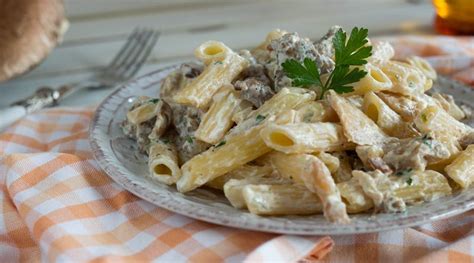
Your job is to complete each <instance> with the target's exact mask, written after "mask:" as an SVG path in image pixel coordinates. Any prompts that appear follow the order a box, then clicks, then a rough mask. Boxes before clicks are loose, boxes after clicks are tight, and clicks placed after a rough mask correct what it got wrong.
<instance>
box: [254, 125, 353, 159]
mask: <svg viewBox="0 0 474 263" xmlns="http://www.w3.org/2000/svg"><path fill="white" fill-rule="evenodd" d="M260 136H262V138H263V140H264V141H265V143H266V145H267V146H268V147H271V148H272V149H275V150H277V151H281V152H284V153H312V152H321V151H339V150H346V149H351V148H352V149H353V148H354V145H353V144H351V143H349V142H348V141H347V139H346V138H345V137H344V134H343V131H342V127H341V126H340V125H339V124H335V123H329V122H327V123H325V122H318V123H294V124H286V125H278V124H269V125H268V126H267V127H265V128H264V129H263V130H262V131H261V133H260Z"/></svg>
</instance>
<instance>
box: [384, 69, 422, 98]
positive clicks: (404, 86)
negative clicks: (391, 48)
mask: <svg viewBox="0 0 474 263" xmlns="http://www.w3.org/2000/svg"><path fill="white" fill-rule="evenodd" d="M382 71H383V72H384V73H385V74H386V75H387V76H388V77H389V78H390V80H391V81H392V84H393V85H392V87H391V88H390V89H389V91H390V92H393V93H398V94H402V95H405V96H418V95H421V94H423V93H424V92H425V88H426V87H427V84H426V82H427V81H428V79H427V78H426V76H425V75H424V74H423V72H421V71H420V70H418V68H416V67H414V66H412V65H410V64H407V63H403V62H397V61H390V62H387V63H385V64H384V65H383V66H382Z"/></svg>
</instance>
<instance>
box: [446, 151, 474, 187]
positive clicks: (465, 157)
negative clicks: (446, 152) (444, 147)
mask: <svg viewBox="0 0 474 263" xmlns="http://www.w3.org/2000/svg"><path fill="white" fill-rule="evenodd" d="M445 171H446V173H447V174H448V176H449V178H451V179H453V180H454V181H455V182H456V183H457V184H458V185H460V186H461V187H462V188H468V187H469V186H470V185H471V184H472V182H474V144H471V145H469V146H468V147H467V148H466V150H464V151H463V152H462V153H461V154H460V155H459V156H458V157H457V158H456V159H454V161H453V162H452V163H451V164H450V165H448V166H446V167H445Z"/></svg>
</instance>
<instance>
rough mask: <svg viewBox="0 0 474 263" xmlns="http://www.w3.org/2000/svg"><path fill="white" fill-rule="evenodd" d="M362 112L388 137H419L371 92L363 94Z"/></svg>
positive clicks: (417, 133) (415, 131) (412, 128)
mask: <svg viewBox="0 0 474 263" xmlns="http://www.w3.org/2000/svg"><path fill="white" fill-rule="evenodd" d="M363 111H364V113H365V114H366V115H367V116H368V117H369V118H370V119H372V120H373V121H374V122H375V123H376V124H377V125H378V126H379V127H380V128H381V129H382V130H383V131H384V132H385V133H386V134H387V135H389V136H392V137H397V138H411V137H416V136H419V135H420V133H419V132H418V131H417V130H416V129H415V128H414V127H413V126H411V125H409V124H408V123H407V122H405V121H403V120H402V118H401V117H400V115H398V114H397V113H396V112H395V111H393V110H392V109H391V108H390V107H389V106H388V105H387V104H385V102H384V101H383V100H382V99H380V98H379V97H378V96H377V95H375V93H373V92H368V93H366V94H365V96H364V105H363Z"/></svg>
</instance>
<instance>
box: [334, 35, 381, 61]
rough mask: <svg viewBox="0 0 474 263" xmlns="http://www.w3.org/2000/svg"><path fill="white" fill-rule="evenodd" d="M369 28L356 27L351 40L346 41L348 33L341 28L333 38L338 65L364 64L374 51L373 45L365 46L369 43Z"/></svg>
mask: <svg viewBox="0 0 474 263" xmlns="http://www.w3.org/2000/svg"><path fill="white" fill-rule="evenodd" d="M368 34H369V30H367V29H365V28H360V29H359V28H358V27H354V28H353V29H352V32H351V35H350V37H349V40H347V43H346V38H347V36H346V33H345V32H344V31H343V30H342V29H339V30H338V31H337V32H336V34H335V35H334V38H333V41H332V42H333V45H334V50H335V57H336V65H340V66H343V65H346V66H351V65H364V64H366V63H367V60H366V59H367V58H368V57H370V55H371V52H372V47H371V46H365V45H366V44H367V43H368V40H367V36H368Z"/></svg>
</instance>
